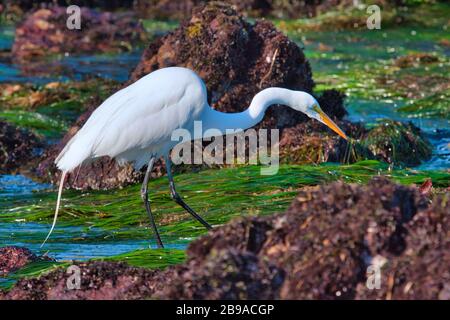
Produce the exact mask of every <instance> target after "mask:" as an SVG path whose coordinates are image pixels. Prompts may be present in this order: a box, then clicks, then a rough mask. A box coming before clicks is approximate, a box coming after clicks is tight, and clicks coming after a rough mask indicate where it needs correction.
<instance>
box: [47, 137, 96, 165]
mask: <svg viewBox="0 0 450 320" xmlns="http://www.w3.org/2000/svg"><path fill="white" fill-rule="evenodd" d="M89 146H90V143H89V141H86V139H85V138H84V137H79V136H74V137H73V138H72V140H70V141H69V142H68V143H67V145H66V146H65V147H64V149H62V151H61V153H60V154H59V155H58V157H56V160H55V163H56V166H57V167H58V169H59V170H61V171H63V172H64V171H65V172H69V171H71V170H73V169H75V168H76V167H78V166H79V165H80V164H82V163H83V161H85V160H87V159H89V158H90V157H91V149H90V147H89Z"/></svg>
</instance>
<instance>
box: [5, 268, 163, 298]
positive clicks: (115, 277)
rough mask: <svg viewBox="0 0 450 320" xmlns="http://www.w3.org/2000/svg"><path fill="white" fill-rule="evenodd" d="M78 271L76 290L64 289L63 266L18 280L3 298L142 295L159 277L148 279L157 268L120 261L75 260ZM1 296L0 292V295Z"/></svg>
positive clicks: (65, 283) (121, 296)
mask: <svg viewBox="0 0 450 320" xmlns="http://www.w3.org/2000/svg"><path fill="white" fill-rule="evenodd" d="M76 266H78V267H79V268H80V271H81V273H80V274H81V275H82V276H81V284H80V290H69V289H67V280H68V276H69V275H70V274H69V275H68V274H67V273H66V270H65V269H57V270H56V271H53V272H51V273H49V274H47V275H44V276H41V277H40V278H36V279H23V280H20V281H19V282H18V283H17V284H16V285H15V286H14V288H13V289H12V290H11V291H9V292H7V293H5V294H4V297H3V299H13V300H24V299H26V300H42V299H49V300H55V299H58V300H69V299H76V300H102V299H103V300H110V299H121V300H122V299H145V297H149V296H151V294H152V293H153V292H154V290H155V289H154V287H160V286H161V284H163V283H164V282H163V281H160V283H159V285H158V283H152V282H151V281H152V279H153V278H154V277H155V275H156V274H157V271H150V270H145V269H142V268H133V267H129V266H127V265H126V264H124V263H114V262H88V263H77V264H76ZM1 298H2V297H1V296H0V299H1Z"/></svg>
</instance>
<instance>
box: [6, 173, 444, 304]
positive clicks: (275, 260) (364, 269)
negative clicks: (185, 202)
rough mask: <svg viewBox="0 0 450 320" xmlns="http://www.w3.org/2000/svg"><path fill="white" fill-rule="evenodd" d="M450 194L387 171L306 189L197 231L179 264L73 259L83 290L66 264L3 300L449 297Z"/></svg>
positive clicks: (25, 281)
mask: <svg viewBox="0 0 450 320" xmlns="http://www.w3.org/2000/svg"><path fill="white" fill-rule="evenodd" d="M449 200H450V199H449V195H448V194H444V195H438V196H436V197H435V198H434V199H433V201H432V203H431V204H430V203H429V199H428V198H427V197H425V196H423V195H421V194H420V192H419V190H418V189H417V188H414V187H404V186H399V185H395V184H393V183H392V182H390V181H389V180H387V179H374V180H372V181H371V182H369V183H368V184H367V185H364V186H361V185H356V184H343V183H341V182H337V183H332V184H330V185H324V186H317V187H313V188H305V189H303V190H300V192H299V193H298V194H297V196H296V197H295V199H294V200H293V202H292V204H291V206H290V207H289V209H288V210H287V211H286V212H285V213H282V214H275V215H271V216H267V217H248V218H239V219H235V220H233V221H231V222H230V223H228V224H226V225H224V226H221V227H218V228H215V229H214V230H212V231H211V232H209V233H208V235H206V236H203V237H201V238H199V239H197V240H194V241H193V242H192V243H191V244H190V245H189V247H188V249H187V259H186V262H185V263H183V264H181V265H177V266H173V267H169V268H167V269H165V270H159V271H158V270H148V269H143V268H135V267H130V266H127V265H126V264H125V263H121V262H118V263H114V262H99V261H97V262H83V263H75V264H76V265H77V266H78V267H79V268H80V270H81V287H80V289H79V290H69V289H67V287H66V281H67V277H68V274H67V273H66V271H65V269H64V268H60V269H57V270H55V271H51V272H50V273H47V274H44V275H41V276H40V277H39V278H27V279H22V280H19V282H18V283H17V284H16V285H15V286H14V287H13V288H12V289H11V290H9V291H8V292H3V293H2V295H0V299H88V300H91V299H386V300H390V299H448V297H449V294H450V291H449V290H450V274H449V273H448V268H447V267H448V265H449V263H450V254H449V253H450V250H449V248H450V247H449V246H450V242H449V239H450V238H449V237H448V233H449V232H450V230H449V228H448V227H449V225H450V223H449V221H448V219H449V217H450V208H449V207H448V205H447V203H448V201H449ZM369 267H371V268H378V269H376V270H378V272H379V277H380V278H379V287H375V288H374V287H373V286H371V284H370V283H372V282H370V281H372V280H371V277H373V274H372V273H371V272H372V271H370V270H373V269H369ZM375 285H376V284H375Z"/></svg>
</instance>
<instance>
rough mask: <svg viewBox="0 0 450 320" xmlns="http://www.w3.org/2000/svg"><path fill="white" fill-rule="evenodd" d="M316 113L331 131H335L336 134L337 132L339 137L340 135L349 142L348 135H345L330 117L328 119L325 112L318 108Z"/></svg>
mask: <svg viewBox="0 0 450 320" xmlns="http://www.w3.org/2000/svg"><path fill="white" fill-rule="evenodd" d="M316 111H317V112H318V113H319V115H320V119H321V121H322V122H323V123H324V124H326V125H327V126H328V127H329V128H330V129H331V130H333V131H334V132H336V133H337V134H338V135H340V136H341V137H342V138H344V139H345V140H348V138H347V135H346V134H345V133H344V131H342V130H341V129H340V128H339V127H338V126H337V124H336V123H334V121H333V120H331V119H330V117H328V116H327V115H326V114H325V112H323V111H322V109H320V108H317V109H316Z"/></svg>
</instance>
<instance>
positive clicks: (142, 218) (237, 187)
mask: <svg viewBox="0 0 450 320" xmlns="http://www.w3.org/2000/svg"><path fill="white" fill-rule="evenodd" d="M260 169H261V168H260V167H258V166H246V167H235V168H225V169H221V170H206V171H202V172H200V173H186V174H180V175H177V176H176V177H175V181H176V182H177V185H178V190H179V192H180V193H181V194H182V195H183V196H184V198H185V200H186V202H187V203H189V204H190V205H191V206H192V208H193V209H194V210H197V212H198V213H199V214H201V215H203V216H204V218H205V219H206V220H207V221H208V222H210V223H211V224H213V225H216V226H217V225H221V224H224V223H226V222H228V221H229V220H230V219H232V218H233V217H236V216H245V215H268V214H273V213H275V212H281V211H284V210H285V209H286V208H287V206H288V205H289V204H290V202H291V201H292V198H293V197H294V196H295V194H296V193H297V190H298V189H299V188H301V187H304V186H312V185H317V184H322V183H327V182H331V181H335V180H342V181H345V182H356V183H365V182H367V181H368V180H369V179H371V178H372V177H373V176H378V175H386V176H388V177H390V178H391V179H393V180H394V181H396V182H399V183H405V184H412V183H416V184H420V183H422V182H424V181H425V180H426V179H427V178H431V179H432V181H433V185H434V186H435V187H442V188H446V187H448V186H449V185H450V173H445V172H440V171H424V172H418V171H414V170H410V169H403V170H390V168H389V166H388V165H387V164H384V163H381V162H378V161H362V162H358V163H356V164H352V165H339V164H330V163H328V164H322V165H282V166H280V170H279V172H278V174H276V175H273V176H261V175H260ZM150 190H151V195H150V198H151V203H152V207H153V212H154V214H155V216H156V219H157V221H158V225H159V226H160V231H161V234H162V235H163V241H165V242H166V243H169V244H187V243H189V242H190V241H191V240H192V239H193V238H195V237H197V236H199V235H202V234H204V233H205V232H206V230H205V229H204V228H203V227H202V226H201V225H199V224H198V223H197V222H196V221H193V219H192V218H191V217H190V216H189V215H188V214H187V213H185V212H184V211H183V209H182V208H180V207H178V206H177V205H176V204H175V203H174V202H173V201H172V200H171V198H170V196H169V191H168V187H167V181H166V179H165V178H164V177H163V178H159V179H155V180H153V181H152V182H151V183H150ZM37 198H39V201H36V199H37ZM54 204H55V194H54V193H38V194H36V195H35V196H34V197H33V198H31V199H29V200H28V201H27V202H24V203H21V204H12V205H11V204H9V203H0V207H1V209H2V210H1V211H2V214H1V215H0V223H12V222H14V221H16V220H18V219H19V220H21V221H26V222H40V223H50V221H51V219H52V217H53V209H54ZM58 226H81V227H82V228H83V229H84V232H83V234H81V233H82V232H80V235H79V237H76V238H73V239H71V241H74V242H80V243H83V242H90V243H93V242H95V243H100V242H102V241H114V240H120V239H152V235H151V231H150V229H149V227H148V221H147V217H146V215H145V213H144V210H143V206H142V203H141V200H140V196H139V186H138V185H135V186H129V187H126V188H123V189H120V190H112V191H98V192H89V193H81V192H78V191H65V192H64V194H63V201H62V208H61V212H60V219H59V222H58ZM93 228H96V229H97V232H95V233H93V235H92V236H91V235H90V230H91V229H93ZM98 230H101V231H100V232H99V231H98ZM91 234H92V232H91ZM44 236H45V234H44V233H42V232H41V233H37V234H36V237H32V238H30V239H28V241H29V242H30V243H39V242H40V241H42V239H43V237H44ZM63 236H64V230H62V229H60V230H58V227H57V228H56V230H55V232H54V236H53V238H50V242H52V241H59V240H58V239H59V238H60V237H63ZM66 240H67V239H66Z"/></svg>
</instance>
